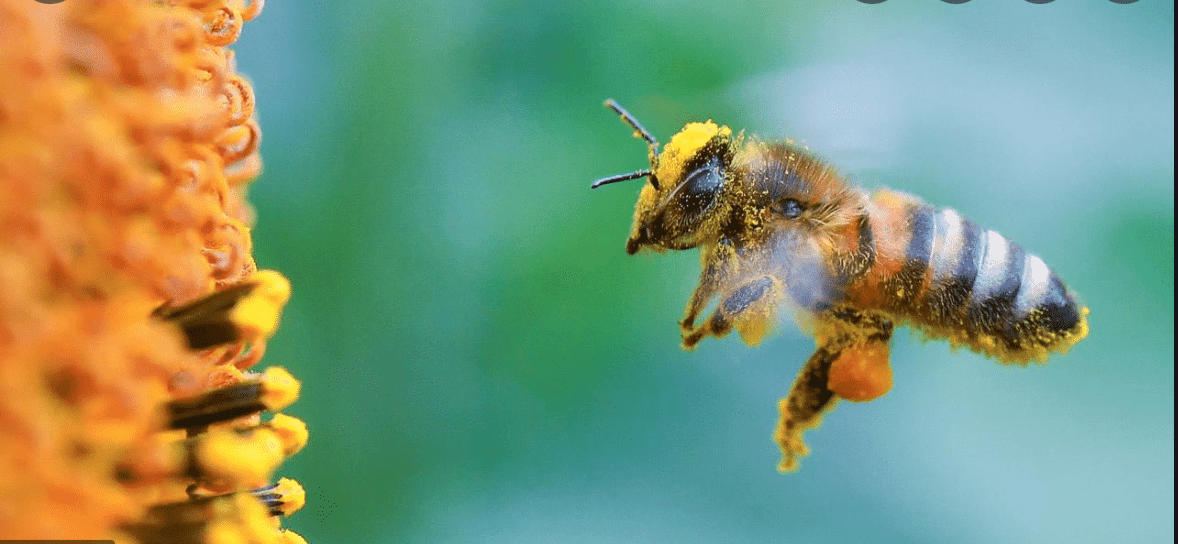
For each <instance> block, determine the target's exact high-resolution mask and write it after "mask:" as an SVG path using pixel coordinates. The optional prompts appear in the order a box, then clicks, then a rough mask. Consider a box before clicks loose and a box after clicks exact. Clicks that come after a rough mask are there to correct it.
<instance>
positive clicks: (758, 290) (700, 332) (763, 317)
mask: <svg viewBox="0 0 1178 544" xmlns="http://www.w3.org/2000/svg"><path fill="white" fill-rule="evenodd" d="M780 292H781V285H780V283H779V282H778V281H777V280H776V279H774V278H773V277H771V276H761V277H759V278H757V279H754V280H752V281H749V282H746V283H744V284H742V285H740V286H739V287H737V288H736V289H733V290H732V291H730V292H729V293H728V294H727V296H725V297H724V298H722V299H721V300H720V303H719V304H718V305H717V306H716V310H715V311H713V312H712V317H711V318H709V319H708V320H707V321H705V322H704V323H703V324H702V325H700V326H699V327H687V326H685V327H684V328H683V347H684V349H693V348H695V345H696V344H698V343H699V341H700V340H702V339H704V338H705V337H708V336H715V337H717V338H719V337H721V336H724V335H726V334H728V333H729V332H731V331H732V328H733V327H734V326H735V327H736V329H737V330H739V331H740V336H741V338H742V339H743V340H744V341H745V343H746V344H749V345H756V344H757V343H759V342H760V341H761V337H762V336H764V334H765V331H766V330H768V329H769V321H770V320H771V319H772V318H773V306H774V303H775V301H776V300H777V299H778V295H779V293H780Z"/></svg>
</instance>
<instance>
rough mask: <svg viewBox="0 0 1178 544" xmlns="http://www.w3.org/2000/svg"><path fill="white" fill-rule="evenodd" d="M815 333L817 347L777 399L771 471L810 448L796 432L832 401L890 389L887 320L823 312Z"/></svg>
mask: <svg viewBox="0 0 1178 544" xmlns="http://www.w3.org/2000/svg"><path fill="white" fill-rule="evenodd" d="M816 336H817V338H818V349H817V350H816V351H815V352H814V354H813V355H811V356H810V359H809V360H808V361H806V365H805V366H804V367H802V371H801V372H799V373H798V377H797V379H796V380H794V384H793V387H792V388H791V389H790V391H789V396H787V397H786V398H783V399H781V401H780V402H779V403H778V409H779V411H780V412H781V419H780V420H779V421H778V423H777V429H776V430H775V431H774V433H773V439H774V440H775V441H776V442H777V444H778V445H779V446H780V447H781V463H780V464H779V465H778V466H777V469H778V470H780V471H782V472H790V471H793V470H796V469H797V468H798V458H800V457H802V456H805V455H806V454H808V453H809V451H810V450H809V448H807V447H806V444H805V442H804V441H803V440H802V433H803V432H805V431H806V430H808V429H812V428H814V427H817V426H818V425H819V423H821V422H822V415H823V413H825V412H826V411H827V410H829V409H830V408H832V407H833V406H834V401H835V400H837V399H839V398H843V399H847V400H851V401H856V402H861V401H869V400H872V399H875V398H878V397H880V396H882V395H883V394H885V393H887V392H888V390H889V389H891V387H892V370H891V367H890V366H889V361H888V359H889V356H890V351H889V343H890V342H891V339H892V322H891V320H890V319H888V318H887V316H885V315H883V314H879V313H876V312H864V311H860V310H852V309H846V308H841V309H835V310H829V311H827V312H825V313H823V314H822V316H821V317H820V318H819V330H818V333H817V335H816Z"/></svg>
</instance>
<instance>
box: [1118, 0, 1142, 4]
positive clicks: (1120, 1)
mask: <svg viewBox="0 0 1178 544" xmlns="http://www.w3.org/2000/svg"><path fill="white" fill-rule="evenodd" d="M1112 1H1113V2H1114V3H1117V4H1132V3H1133V2H1136V1H1137V0H1112Z"/></svg>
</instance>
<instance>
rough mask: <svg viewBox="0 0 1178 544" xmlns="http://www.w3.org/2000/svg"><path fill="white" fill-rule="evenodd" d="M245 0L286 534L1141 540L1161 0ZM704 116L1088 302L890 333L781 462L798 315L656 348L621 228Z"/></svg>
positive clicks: (1154, 295)
mask: <svg viewBox="0 0 1178 544" xmlns="http://www.w3.org/2000/svg"><path fill="white" fill-rule="evenodd" d="M999 4H1000V3H998V2H985V1H977V2H969V3H967V4H963V5H950V4H947V3H945V2H934V1H932V0H929V1H925V2H900V1H893V2H885V3H883V4H877V5H865V4H862V3H860V2H855V1H851V0H839V1H837V2H815V3H812V5H810V6H804V7H796V6H792V5H789V7H787V3H782V4H781V5H780V6H766V5H764V4H763V3H754V2H738V3H728V4H724V5H720V4H718V5H707V4H704V3H700V4H698V5H688V6H680V5H676V4H671V3H666V2H658V1H649V2H639V3H629V2H605V3H601V2H597V3H592V4H587V3H574V2H565V3H560V2H523V1H501V2H465V3H464V2H423V3H409V2H381V1H379V0H357V1H355V2H348V3H345V4H335V5H332V6H331V9H330V10H325V9H324V6H322V5H319V4H314V3H308V2H299V1H297V0H287V1H279V2H270V3H269V4H268V5H267V7H266V11H265V13H264V15H263V16H262V17H261V18H260V19H258V20H257V21H255V22H254V23H251V28H250V29H249V32H247V33H246V34H245V35H244V36H243V38H242V39H241V41H240V42H239V44H240V47H239V48H238V50H239V62H240V66H241V69H242V71H243V72H245V73H247V74H250V75H251V77H252V79H253V82H254V84H255V88H256V90H257V93H258V96H259V101H258V102H259V105H258V108H259V111H260V116H261V121H262V126H263V130H264V136H265V138H264V141H263V157H264V159H265V161H266V172H265V174H264V175H263V177H262V179H260V180H259V181H258V182H257V183H256V184H255V185H254V186H253V187H252V189H251V190H252V197H253V199H254V202H255V203H256V205H257V208H258V216H259V222H258V226H257V229H256V231H255V236H256V246H257V247H256V254H257V256H258V262H259V264H261V265H263V266H266V267H273V268H277V269H279V270H282V271H283V272H284V273H285V274H287V275H289V277H290V278H291V280H292V282H293V284H294V293H295V294H294V298H293V299H292V302H291V304H290V306H289V308H288V310H287V313H286V317H285V322H284V325H283V327H282V329H281V330H280V332H279V335H278V336H277V337H276V338H275V339H274V340H273V341H272V342H271V344H270V348H269V350H270V352H269V353H268V360H269V361H271V362H272V363H274V364H282V365H285V366H288V367H290V368H291V369H292V370H293V371H294V372H295V373H296V374H297V375H298V376H300V377H301V378H303V379H304V380H305V387H304V392H305V393H304V398H303V400H302V401H300V403H299V404H298V408H299V413H298V414H297V415H299V416H300V417H303V418H305V419H306V420H307V422H308V424H309V425H310V426H311V429H312V444H311V445H310V447H308V448H307V450H305V451H304V452H303V453H302V454H300V455H299V456H298V457H296V458H295V459H293V460H292V461H291V463H290V466H288V467H286V468H285V469H284V473H285V474H288V475H292V476H295V477H297V478H298V479H299V480H300V481H302V482H303V483H304V484H305V485H306V487H307V489H308V507H307V508H306V510H304V511H303V512H302V513H300V514H298V515H296V516H295V517H294V518H293V519H292V520H291V521H290V525H291V527H293V528H294V529H296V530H298V531H300V532H301V533H303V534H304V535H306V536H307V537H308V540H310V541H312V542H349V541H364V542H472V541H476V542H512V543H517V542H531V541H535V542H595V543H600V542H785V541H788V542H818V541H823V542H865V541H870V542H891V541H895V542H945V541H954V542H965V543H969V542H978V543H989V542H1062V541H1069V542H1112V541H1118V542H1147V541H1152V542H1157V541H1166V540H1169V539H1170V538H1172V536H1171V535H1172V533H1173V530H1174V517H1173V514H1172V511H1173V507H1174V499H1173V492H1174V486H1173V481H1174V472H1173V470H1174V469H1173V466H1174V449H1173V439H1174V412H1173V402H1174V388H1173V357H1174V335H1173V326H1174V318H1173V307H1172V306H1171V301H1172V300H1173V295H1174V290H1173V286H1174V283H1173V277H1174V267H1173V262H1174V261H1173V247H1174V246H1173V243H1174V238H1173V227H1174V190H1173V182H1174V155H1173V145H1174V139H1173V129H1174V126H1173V121H1172V119H1173V114H1174V105H1173V96H1174V87H1173V75H1174V70H1173V66H1174V56H1173V53H1174V50H1173V47H1172V43H1173V38H1174V32H1173V24H1174V17H1173V3H1170V2H1156V1H1150V0H1145V1H1141V2H1137V3H1135V4H1131V5H1119V4H1115V3H1113V2H1109V1H1107V0H1092V1H1088V2H1054V3H1052V4H1047V5H1034V4H1030V3H1027V2H1005V3H1001V4H1002V5H999ZM607 97H615V98H617V99H618V100H619V101H621V102H622V103H623V104H624V105H626V106H627V107H628V108H629V109H630V110H631V111H632V112H634V113H635V115H637V116H638V117H639V119H641V120H642V122H643V123H645V124H646V126H647V128H648V129H650V130H651V131H652V132H653V133H654V134H656V135H657V136H658V137H660V138H661V139H662V140H666V139H668V138H669V136H670V135H671V134H672V133H673V132H674V131H676V130H678V128H680V127H681V126H682V124H683V123H685V122H687V121H691V120H701V119H704V118H713V119H716V120H718V121H720V122H723V123H727V124H730V125H732V126H733V127H734V128H738V129H739V128H741V127H747V128H749V129H750V130H751V131H754V132H756V133H759V134H762V135H765V136H781V137H793V138H797V139H799V140H802V141H804V142H806V143H808V144H809V145H810V146H811V147H812V148H813V149H814V150H815V151H816V152H817V153H819V154H820V155H823V156H824V157H826V158H828V159H829V160H831V161H832V162H833V163H834V164H836V165H839V166H840V167H841V168H842V169H843V170H844V171H845V172H846V173H847V174H848V175H850V176H851V178H852V179H854V180H856V181H857V182H858V183H862V184H864V185H867V186H876V185H888V186H892V187H895V188H897V189H901V190H906V191H911V192H913V193H915V194H919V195H921V196H922V197H924V198H925V199H927V200H928V201H930V202H933V203H936V204H939V205H945V206H952V207H955V208H956V209H958V210H960V211H962V213H963V214H965V215H967V216H969V217H972V218H973V219H975V220H976V221H978V222H979V223H981V224H983V225H986V226H988V227H991V228H994V229H996V230H998V231H1000V232H1003V233H1004V234H1006V235H1008V236H1009V237H1010V238H1011V239H1014V240H1017V241H1019V242H1020V243H1022V244H1023V245H1024V246H1025V247H1027V248H1028V249H1029V250H1031V251H1034V252H1035V253H1038V254H1040V255H1042V256H1043V257H1044V259H1045V260H1046V261H1047V262H1048V263H1049V264H1051V265H1052V266H1053V267H1054V268H1055V269H1056V270H1057V271H1058V272H1059V273H1060V274H1061V275H1062V276H1063V277H1064V278H1065V280H1067V281H1068V282H1069V285H1070V286H1071V287H1072V288H1073V289H1075V290H1076V291H1078V292H1079V293H1080V294H1081V296H1082V297H1083V299H1084V300H1085V301H1086V302H1087V303H1088V305H1089V306H1090V307H1091V308H1092V316H1091V324H1092V331H1093V332H1092V334H1091V336H1090V337H1089V339H1087V340H1086V341H1084V342H1083V343H1081V344H1080V345H1079V346H1078V347H1077V348H1076V349H1075V350H1073V352H1072V353H1070V354H1069V355H1067V356H1063V357H1056V358H1054V359H1053V360H1052V362H1051V363H1050V364H1048V365H1047V366H1045V367H1040V366H1036V367H1031V368H1026V369H1024V368H1018V367H1002V366H1000V365H998V364H997V363H993V362H991V361H988V360H985V359H982V358H980V357H978V356H976V355H973V354H968V353H957V354H951V353H950V350H949V349H948V348H947V347H946V346H944V345H942V344H936V343H930V344H922V343H920V342H918V341H913V340H912V339H910V338H908V337H907V335H903V334H901V335H899V338H898V341H897V344H896V346H895V348H894V353H893V361H894V363H895V368H896V387H895V389H894V390H893V391H892V392H891V393H890V394H889V395H888V396H886V397H884V398H883V399H880V400H878V401H876V402H873V403H870V404H866V405H855V404H851V403H844V404H842V405H840V406H839V407H838V408H837V409H836V410H835V412H834V413H833V414H831V415H830V416H829V417H828V418H827V419H826V423H825V424H824V425H823V427H822V428H821V429H819V430H817V431H814V432H812V433H810V434H809V435H808V441H809V442H810V445H811V447H812V448H813V450H814V452H813V454H812V455H811V456H810V457H809V458H807V459H805V460H804V461H803V465H802V469H801V472H799V473H797V474H793V475H789V476H780V475H778V474H777V473H776V472H775V471H774V465H775V463H776V461H777V452H776V447H775V446H774V445H773V443H772V442H771V441H770V433H771V431H772V428H773V424H774V422H775V417H776V416H775V413H776V412H775V410H776V399H777V398H778V397H779V396H782V395H784V394H785V393H786V391H787V389H788V387H789V384H790V382H791V381H792V379H793V377H794V374H795V373H796V372H797V370H798V368H800V366H801V364H802V362H803V361H804V359H805V357H806V356H808V355H809V353H810V351H811V348H812V342H811V340H810V339H808V338H806V337H805V336H803V335H802V334H800V333H799V332H797V331H796V328H795V327H793V326H792V325H791V324H789V323H784V324H783V326H782V327H781V328H780V330H779V331H778V332H776V333H775V334H774V335H773V336H772V337H771V338H770V339H769V340H768V341H766V342H765V343H764V344H763V345H762V346H760V347H758V348H755V349H752V348H748V347H746V346H744V345H743V344H741V343H740V342H739V341H738V340H735V339H732V338H729V339H726V340H724V341H721V342H708V343H705V345H703V346H701V348H700V349H699V350H697V351H696V352H693V353H687V352H683V351H681V350H679V348H678V328H677V325H676V320H677V319H678V318H679V314H680V311H681V309H682V305H683V304H684V303H685V302H686V297H687V295H688V294H689V293H690V290H691V288H692V286H693V285H694V282H695V279H696V277H697V274H698V259H697V257H696V254H695V253H694V252H685V253H671V254H665V255H651V256H641V257H627V256H626V255H625V254H624V252H623V241H624V239H625V236H626V234H627V232H628V229H629V221H630V213H631V209H632V206H633V201H634V197H635V192H636V191H637V184H634V185H630V186H612V187H609V188H604V189H601V190H599V191H594V192H592V193H591V192H589V190H588V183H589V182H590V181H592V180H593V179H595V178H598V177H601V176H605V175H609V174H614V173H619V172H624V171H630V170H633V169H636V168H640V167H642V166H644V165H645V149H644V147H643V146H642V145H641V143H640V142H638V141H635V140H633V139H632V138H630V136H629V134H628V131H627V130H626V129H625V128H624V127H623V126H622V125H621V123H619V122H618V120H617V119H616V118H615V117H613V116H612V115H610V114H609V113H608V112H606V111H605V110H604V109H602V108H601V107H600V104H601V101H602V100H603V99H605V98H607Z"/></svg>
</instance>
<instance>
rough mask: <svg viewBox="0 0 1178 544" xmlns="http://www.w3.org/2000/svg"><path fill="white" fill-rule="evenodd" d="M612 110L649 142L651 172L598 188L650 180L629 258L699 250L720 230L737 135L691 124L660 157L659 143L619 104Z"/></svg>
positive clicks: (708, 125) (628, 247) (610, 103)
mask: <svg viewBox="0 0 1178 544" xmlns="http://www.w3.org/2000/svg"><path fill="white" fill-rule="evenodd" d="M605 105H606V107H608V108H610V109H612V110H614V111H616V112H617V113H618V115H620V116H621V117H622V120H624V121H625V122H626V123H627V124H629V125H630V126H631V127H633V128H634V130H635V133H634V134H635V136H638V137H641V138H643V139H645V140H646V141H647V144H648V148H649V157H650V168H649V169H646V170H639V171H637V172H632V173H629V174H621V175H617V176H611V177H608V178H604V179H600V180H597V181H596V182H594V183H593V185H592V187H593V188H597V187H600V186H602V185H605V184H607V183H614V182H618V181H626V180H631V179H639V178H648V179H649V180H650V183H648V184H647V185H645V186H643V188H642V193H641V194H640V195H639V196H638V203H637V204H636V205H635V206H634V225H633V227H631V229H630V238H629V239H628V240H626V253H629V254H631V255H632V254H634V253H637V252H638V251H639V250H640V249H642V248H643V247H650V248H651V249H654V250H655V251H661V250H663V249H688V248H692V247H695V246H697V245H699V243H700V242H701V241H702V240H701V238H702V236H703V235H705V234H706V233H708V232H715V231H716V230H717V229H718V225H717V224H716V223H717V221H718V220H719V218H721V217H723V215H724V214H723V213H722V210H721V208H722V207H723V199H721V198H719V197H720V195H721V194H722V193H723V192H724V191H725V189H726V182H727V181H728V177H727V176H728V172H729V167H730V166H731V164H732V157H733V153H734V149H735V144H734V141H733V137H732V129H730V128H728V127H726V126H718V125H716V124H715V123H713V122H711V121H708V122H706V123H688V124H687V126H685V127H683V130H680V131H679V132H678V133H677V134H675V135H674V136H673V137H671V142H670V143H668V144H667V145H666V147H664V148H663V151H662V152H661V153H659V151H658V142H657V141H655V139H654V138H653V137H652V136H651V135H650V133H648V132H647V131H646V130H645V129H643V128H642V126H641V125H639V124H638V122H637V121H636V120H635V119H634V118H633V117H632V116H630V114H629V113H628V112H626V110H624V109H622V107H621V106H619V105H618V104H617V103H616V102H614V101H613V100H607V101H606V102H605Z"/></svg>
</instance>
